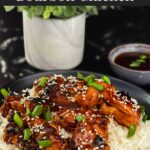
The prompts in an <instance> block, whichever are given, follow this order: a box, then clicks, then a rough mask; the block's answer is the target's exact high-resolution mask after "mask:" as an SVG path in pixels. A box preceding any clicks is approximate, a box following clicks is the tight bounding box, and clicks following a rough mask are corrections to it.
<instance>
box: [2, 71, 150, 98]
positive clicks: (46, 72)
mask: <svg viewBox="0 0 150 150" xmlns="http://www.w3.org/2000/svg"><path fill="white" fill-rule="evenodd" d="M53 72H56V73H54V74H57V72H62V74H63V73H70V74H71V73H75V72H81V73H83V74H94V75H96V76H102V75H107V76H108V77H109V78H111V79H113V80H115V81H119V82H122V83H126V84H128V85H130V86H133V87H135V88H138V89H139V90H141V91H143V92H144V93H146V94H147V95H149V96H150V94H149V93H148V92H147V91H146V90H144V89H143V88H141V87H139V86H137V85H135V84H133V83H130V82H129V81H125V80H122V79H119V78H117V77H113V76H111V75H108V74H104V73H98V72H93V71H86V70H50V71H43V72H38V73H34V74H31V75H27V76H24V77H21V78H19V79H15V80H12V81H9V82H7V83H5V84H3V85H1V86H0V88H3V87H6V86H7V85H8V84H14V83H15V82H19V81H20V80H23V79H28V78H31V77H34V76H36V75H40V74H41V75H42V74H48V73H50V74H51V73H53Z"/></svg>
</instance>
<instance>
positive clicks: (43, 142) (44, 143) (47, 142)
mask: <svg viewBox="0 0 150 150" xmlns="http://www.w3.org/2000/svg"><path fill="white" fill-rule="evenodd" d="M37 143H38V144H39V146H40V147H42V148H45V147H50V146H51V141H50V140H41V141H38V142H37Z"/></svg>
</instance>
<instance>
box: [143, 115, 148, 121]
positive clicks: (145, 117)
mask: <svg viewBox="0 0 150 150" xmlns="http://www.w3.org/2000/svg"><path fill="white" fill-rule="evenodd" d="M147 119H148V115H146V114H145V115H144V116H143V118H142V121H143V122H146V120H147Z"/></svg>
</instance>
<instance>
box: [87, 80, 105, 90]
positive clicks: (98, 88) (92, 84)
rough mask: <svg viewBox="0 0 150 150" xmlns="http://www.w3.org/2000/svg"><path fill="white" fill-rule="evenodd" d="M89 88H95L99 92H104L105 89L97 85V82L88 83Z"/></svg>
mask: <svg viewBox="0 0 150 150" xmlns="http://www.w3.org/2000/svg"><path fill="white" fill-rule="evenodd" d="M88 86H91V87H94V88H95V89H97V90H98V91H103V90H104V87H103V86H102V85H100V84H97V83H96V82H92V83H88Z"/></svg>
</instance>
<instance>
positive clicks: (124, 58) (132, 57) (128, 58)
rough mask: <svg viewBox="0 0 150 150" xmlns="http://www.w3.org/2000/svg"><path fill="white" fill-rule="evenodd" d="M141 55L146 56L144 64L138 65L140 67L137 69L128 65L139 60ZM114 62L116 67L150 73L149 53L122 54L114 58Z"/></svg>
mask: <svg viewBox="0 0 150 150" xmlns="http://www.w3.org/2000/svg"><path fill="white" fill-rule="evenodd" d="M141 55H144V56H146V58H145V59H144V63H140V65H139V66H137V67H131V66H130V64H131V63H133V62H135V61H137V60H139V58H140V56H141ZM115 62H116V63H117V64H118V65H121V66H123V67H126V68H129V69H133V70H143V71H150V52H149V53H141V52H128V53H123V54H120V55H119V56H117V57H116V59H115Z"/></svg>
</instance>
